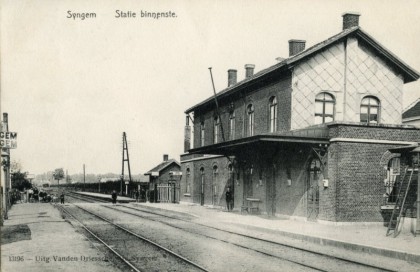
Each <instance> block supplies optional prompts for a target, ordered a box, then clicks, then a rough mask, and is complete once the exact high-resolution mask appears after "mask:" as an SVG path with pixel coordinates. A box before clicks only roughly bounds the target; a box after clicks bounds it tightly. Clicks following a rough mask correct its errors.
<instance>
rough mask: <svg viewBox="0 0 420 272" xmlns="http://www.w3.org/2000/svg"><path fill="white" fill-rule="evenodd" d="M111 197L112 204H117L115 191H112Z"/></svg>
mask: <svg viewBox="0 0 420 272" xmlns="http://www.w3.org/2000/svg"><path fill="white" fill-rule="evenodd" d="M111 197H112V204H117V192H115V190H114V191H112V194H111Z"/></svg>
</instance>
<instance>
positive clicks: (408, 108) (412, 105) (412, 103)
mask: <svg viewBox="0 0 420 272" xmlns="http://www.w3.org/2000/svg"><path fill="white" fill-rule="evenodd" d="M419 102H420V97H419V98H417V99H416V100H414V101H413V102H411V104H410V105H408V106H407V107H406V108H405V109H403V112H402V113H405V112H406V111H408V110H410V109H411V108H413V107H414V106H415V105H417V103H419Z"/></svg>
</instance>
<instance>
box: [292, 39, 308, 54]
mask: <svg viewBox="0 0 420 272" xmlns="http://www.w3.org/2000/svg"><path fill="white" fill-rule="evenodd" d="M305 43H306V41H305V40H289V57H291V56H294V55H296V54H298V53H300V52H302V51H303V50H305Z"/></svg>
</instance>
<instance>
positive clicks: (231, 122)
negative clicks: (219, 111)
mask: <svg viewBox="0 0 420 272" xmlns="http://www.w3.org/2000/svg"><path fill="white" fill-rule="evenodd" d="M234 139H235V111H231V112H230V113H229V140H234Z"/></svg>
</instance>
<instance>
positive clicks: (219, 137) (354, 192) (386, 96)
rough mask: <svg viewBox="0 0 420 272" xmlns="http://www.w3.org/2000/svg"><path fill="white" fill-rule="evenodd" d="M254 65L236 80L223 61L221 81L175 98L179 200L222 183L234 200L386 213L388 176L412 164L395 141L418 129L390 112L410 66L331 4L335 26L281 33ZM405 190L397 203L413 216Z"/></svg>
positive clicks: (374, 215)
mask: <svg viewBox="0 0 420 272" xmlns="http://www.w3.org/2000/svg"><path fill="white" fill-rule="evenodd" d="M254 68H255V66H254V65H249V64H248V65H245V78H244V79H243V80H242V81H240V82H237V71H236V70H229V71H228V87H227V88H226V89H224V90H222V91H220V92H218V93H217V94H216V96H215V97H209V98H208V99H206V100H204V101H202V102H200V103H198V104H196V105H194V106H192V107H190V108H189V109H187V110H186V112H185V113H186V114H187V118H186V120H187V122H186V128H185V131H186V137H185V139H186V140H185V153H184V154H182V155H181V171H182V179H181V187H180V195H181V201H183V202H190V203H197V204H200V205H209V206H221V207H224V206H225V205H226V203H225V192H226V189H227V187H231V189H232V190H233V192H234V209H235V210H239V211H246V212H253V211H259V212H261V213H264V214H268V215H276V216H282V217H287V218H298V219H305V220H314V221H320V222H321V221H322V222H325V223H328V222H334V223H337V222H385V221H387V220H389V214H388V213H389V209H390V208H389V207H393V203H394V202H395V196H396V192H397V191H398V186H397V185H398V182H397V181H398V177H400V176H401V175H403V173H404V171H405V169H406V166H410V167H412V169H413V168H416V169H417V167H418V166H415V165H413V160H411V159H408V157H409V155H407V154H409V153H407V152H402V153H396V152H395V150H396V148H397V149H398V148H400V147H407V146H409V147H415V146H418V145H419V142H420V129H419V128H416V127H414V126H411V125H405V124H403V123H402V113H403V106H402V101H403V100H402V98H403V86H404V84H406V83H409V82H413V81H416V80H417V79H418V78H419V73H418V72H417V71H415V70H414V69H412V68H411V67H409V66H408V65H407V64H405V63H404V62H403V61H402V60H401V59H399V58H398V57H397V56H395V55H394V54H393V53H391V52H390V51H389V50H388V49H386V48H385V47H384V46H383V45H381V44H380V43H379V42H378V41H376V40H375V39H374V38H373V37H371V36H370V35H369V34H367V33H366V32H365V31H364V30H362V28H361V27H360V26H359V14H355V13H346V14H344V15H343V30H342V31H341V32H340V33H338V34H337V35H335V36H333V37H330V38H328V39H326V40H324V41H322V42H320V43H318V44H316V45H314V46H311V47H309V48H308V49H305V41H304V40H297V39H293V40H289V57H288V58H284V59H281V60H280V61H279V62H278V63H277V64H275V65H273V66H271V67H268V68H266V69H264V70H262V71H260V72H258V73H254ZM215 99H217V102H218V103H217V105H218V106H216V102H215ZM190 120H192V124H190ZM190 131H193V137H191V136H190V135H189V132H190ZM191 139H193V140H192V141H191ZM402 154H403V155H402ZM404 154H405V155H404ZM410 164H411V165H410ZM412 179H413V180H412V186H411V187H410V194H411V195H412V196H413V197H414V195H415V193H416V192H417V190H418V189H417V188H418V182H419V181H418V175H413V178H412ZM413 197H412V198H410V199H411V200H408V202H407V205H406V209H408V211H407V213H406V215H407V216H411V217H416V214H417V210H418V209H417V207H416V205H415V203H416V201H415V200H413V199H415V197H414V198H413ZM394 206H395V205H394Z"/></svg>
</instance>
